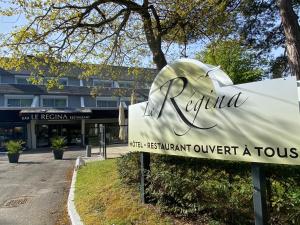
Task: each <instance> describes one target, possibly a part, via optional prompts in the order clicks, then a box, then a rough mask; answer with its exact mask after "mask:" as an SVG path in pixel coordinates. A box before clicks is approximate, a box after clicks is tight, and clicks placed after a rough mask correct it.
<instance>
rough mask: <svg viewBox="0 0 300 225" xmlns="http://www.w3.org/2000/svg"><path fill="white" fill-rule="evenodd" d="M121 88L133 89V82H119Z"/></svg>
mask: <svg viewBox="0 0 300 225" xmlns="http://www.w3.org/2000/svg"><path fill="white" fill-rule="evenodd" d="M118 84H119V87H120V88H132V87H133V81H118Z"/></svg>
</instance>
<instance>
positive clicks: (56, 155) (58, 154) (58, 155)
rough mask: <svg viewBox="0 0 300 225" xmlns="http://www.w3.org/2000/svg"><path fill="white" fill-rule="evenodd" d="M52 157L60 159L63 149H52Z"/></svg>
mask: <svg viewBox="0 0 300 225" xmlns="http://www.w3.org/2000/svg"><path fill="white" fill-rule="evenodd" d="M53 155H54V159H62V158H63V155H64V151H63V150H53Z"/></svg>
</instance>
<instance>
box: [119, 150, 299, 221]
mask: <svg viewBox="0 0 300 225" xmlns="http://www.w3.org/2000/svg"><path fill="white" fill-rule="evenodd" d="M138 158H139V157H138V153H130V155H125V156H123V157H122V158H120V159H119V160H118V171H119V174H120V177H122V180H121V181H122V182H123V183H125V184H130V185H136V186H137V185H138V184H139V177H138V176H139V171H140V170H139V162H138ZM265 170H266V177H267V205H268V214H269V224H272V225H286V224H290V225H293V224H295V225H298V224H300V167H299V166H282V165H266V166H265ZM250 172H251V164H249V163H241V162H231V161H219V160H218V161H217V160H208V159H195V158H185V157H178V156H166V155H156V154H153V155H151V171H150V173H149V174H148V180H149V182H150V185H149V187H148V190H147V191H148V192H149V194H150V196H151V199H152V202H153V203H155V204H157V205H159V207H160V208H161V210H162V211H163V212H165V213H169V214H172V215H174V216H176V217H183V218H189V219H190V220H192V221H195V220H197V221H199V220H201V219H202V218H207V217H209V221H210V224H228V225H229V224H230V225H240V224H243V225H247V224H249V225H250V224H253V223H254V221H253V203H252V201H253V200H252V192H253V186H252V177H251V173H250Z"/></svg>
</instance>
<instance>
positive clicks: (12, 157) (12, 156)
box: [7, 153, 20, 163]
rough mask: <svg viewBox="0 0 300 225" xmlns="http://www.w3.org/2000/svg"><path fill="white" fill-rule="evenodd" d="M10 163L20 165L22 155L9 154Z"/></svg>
mask: <svg viewBox="0 0 300 225" xmlns="http://www.w3.org/2000/svg"><path fill="white" fill-rule="evenodd" d="M7 156H8V161H9V162H10V163H18V162H19V156H20V153H13V154H7Z"/></svg>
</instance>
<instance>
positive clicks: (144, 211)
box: [75, 160, 173, 225]
mask: <svg viewBox="0 0 300 225" xmlns="http://www.w3.org/2000/svg"><path fill="white" fill-rule="evenodd" d="M75 205H76V209H77V211H78V213H79V215H80V216H81V218H82V219H83V221H84V224H86V225H96V224H105V225H112V224H115V225H123V224H124V225H125V224H143V225H144V224H148V225H152V224H153V225H159V224H165V225H167V224H173V222H172V220H171V219H170V218H168V217H164V216H161V215H159V213H157V210H155V208H154V207H153V206H150V205H143V204H141V203H140V201H139V193H138V192H137V191H135V190H132V189H128V188H126V187H124V186H122V185H121V183H120V180H119V178H118V173H117V169H116V160H105V161H97V162H91V163H88V165H87V166H85V167H83V168H82V169H80V170H79V171H78V174H77V182H76V189H75Z"/></svg>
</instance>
